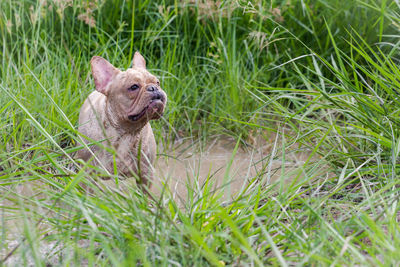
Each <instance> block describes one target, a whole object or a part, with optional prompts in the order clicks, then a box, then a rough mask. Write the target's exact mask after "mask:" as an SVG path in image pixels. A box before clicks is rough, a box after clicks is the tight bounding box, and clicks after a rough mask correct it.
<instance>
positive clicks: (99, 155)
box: [77, 52, 167, 186]
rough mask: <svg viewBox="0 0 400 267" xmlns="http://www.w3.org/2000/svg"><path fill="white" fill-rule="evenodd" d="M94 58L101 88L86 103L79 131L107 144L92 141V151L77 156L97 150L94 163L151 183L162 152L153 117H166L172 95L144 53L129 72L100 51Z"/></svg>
mask: <svg viewBox="0 0 400 267" xmlns="http://www.w3.org/2000/svg"><path fill="white" fill-rule="evenodd" d="M90 63H91V67H92V74H93V77H94V82H95V85H96V91H93V92H92V93H91V94H90V95H89V96H88V98H87V99H86V100H85V102H84V104H83V105H82V107H81V110H80V114H79V128H78V131H79V132H80V133H81V134H83V136H84V137H88V138H87V140H85V142H86V143H90V142H101V143H102V145H100V146H98V145H91V146H89V147H90V149H91V151H89V150H87V149H81V150H79V151H78V153H77V157H78V158H80V159H83V160H85V161H88V160H89V159H91V158H92V157H93V156H94V155H95V157H94V159H93V161H92V163H93V164H94V165H101V166H103V167H105V168H106V169H107V170H108V171H109V172H110V173H114V167H116V168H117V171H118V174H119V175H121V176H124V177H135V176H136V178H139V182H141V183H143V184H144V185H147V186H148V185H149V183H150V180H151V179H152V163H153V161H154V158H155V153H156V142H155V139H154V135H153V131H152V129H151V126H150V123H149V122H150V120H154V119H159V118H160V117H161V116H162V114H163V112H164V108H165V105H166V102H167V95H166V94H165V92H164V91H163V90H162V89H161V87H160V82H159V80H158V79H157V78H156V77H155V76H154V75H152V74H151V73H150V72H148V71H147V69H146V61H145V59H144V58H143V56H142V55H141V54H139V53H138V52H136V53H135V55H134V57H133V66H132V68H129V69H127V70H126V71H121V70H119V69H117V68H115V67H114V66H113V65H112V64H111V63H109V62H108V61H107V60H105V59H104V58H102V57H98V56H94V57H93V58H92V60H91V61H90ZM105 148H107V149H105ZM108 148H110V149H111V150H110V149H108ZM112 151H115V156H114V155H113V153H112ZM115 165H116V166H115Z"/></svg>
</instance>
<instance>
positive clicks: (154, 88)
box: [147, 85, 158, 92]
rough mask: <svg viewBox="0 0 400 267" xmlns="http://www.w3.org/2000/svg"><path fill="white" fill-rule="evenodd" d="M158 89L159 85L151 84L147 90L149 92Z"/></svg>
mask: <svg viewBox="0 0 400 267" xmlns="http://www.w3.org/2000/svg"><path fill="white" fill-rule="evenodd" d="M157 90H158V88H157V86H154V85H150V86H149V87H147V91H149V92H154V91H157Z"/></svg>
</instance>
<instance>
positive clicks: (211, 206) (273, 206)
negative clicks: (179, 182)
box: [0, 0, 400, 266]
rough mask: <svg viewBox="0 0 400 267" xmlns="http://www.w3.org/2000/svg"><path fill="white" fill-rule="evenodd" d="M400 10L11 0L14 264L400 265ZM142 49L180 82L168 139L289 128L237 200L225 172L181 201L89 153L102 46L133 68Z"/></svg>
mask: <svg viewBox="0 0 400 267" xmlns="http://www.w3.org/2000/svg"><path fill="white" fill-rule="evenodd" d="M116 7H118V8H116ZM397 9H398V5H397V4H396V2H395V1H385V0H381V1H372V0H371V1H370V0H363V1H346V2H343V1H338V0H318V1H284V0H282V1H258V2H246V1H235V2H232V1H217V2H214V1H181V2H177V1H156V2H154V1H143V2H140V3H139V2H138V1H118V0H117V1H28V0H24V1H12V0H10V1H2V2H0V47H1V49H0V57H1V68H0V77H1V81H0V92H1V94H0V138H1V141H0V192H1V194H0V203H1V211H0V212H1V221H2V222H1V225H2V227H1V237H0V238H1V240H2V242H1V247H0V251H1V255H2V259H3V260H4V262H2V263H4V264H9V265H16V264H18V265H29V264H34V265H38V266H41V265H46V264H53V265H62V266H64V265H71V264H72V265H81V264H87V265H91V266H93V265H96V266H97V265H110V264H112V265H116V266H120V265H121V266H125V265H126V266H130V265H132V264H137V265H146V266H149V265H183V266H192V265H194V266H204V265H217V266H223V265H282V266H289V265H295V264H296V265H297V264H298V265H372V266H376V265H398V263H399V261H400V259H399V256H398V253H397V251H398V250H399V242H398V240H399V229H398V214H399V206H398V201H397V199H398V188H399V184H398V183H399V182H398V179H397V178H398V172H399V168H398V156H399V151H400V149H399V147H400V146H399V142H400V141H399V138H400V135H399V130H398V129H399V123H400V122H399V119H398V114H399V112H398V110H399V89H398V88H399V80H398V77H399V68H398V67H397V65H398V62H397V54H398V42H397V39H396V38H397V35H398V27H397V25H398V22H399V16H398V14H397ZM355 14H356V15H355ZM136 50H139V51H140V52H141V53H142V54H143V55H144V56H145V57H146V59H147V62H148V66H149V68H150V70H151V71H152V72H153V73H155V74H156V75H157V76H159V77H160V79H161V84H162V87H163V88H164V89H165V91H166V92H167V94H168V96H169V103H168V108H167V112H166V114H165V116H164V118H163V119H162V120H160V121H158V122H155V123H153V128H154V129H155V133H156V137H157V139H158V143H159V144H160V146H159V147H163V148H164V151H162V153H163V154H169V153H170V154H171V155H172V154H173V147H174V141H175V140H179V139H182V138H186V137H190V138H193V139H198V140H201V142H204V141H205V142H206V140H208V139H209V138H210V137H211V136H215V135H229V136H232V137H234V138H235V139H236V140H237V142H238V144H239V143H240V144H241V146H249V145H251V144H253V145H254V144H255V143H254V142H253V141H252V140H253V138H255V137H257V138H261V139H264V142H269V143H271V144H272V150H271V152H270V153H266V154H265V155H264V156H263V158H262V160H260V162H261V163H260V164H261V165H262V168H260V169H259V171H258V172H257V173H256V175H248V176H246V177H245V178H246V181H247V184H246V185H245V186H244V187H243V188H242V190H241V191H240V192H239V193H238V194H236V195H234V196H233V198H232V199H229V200H227V199H226V198H224V196H223V195H224V193H225V192H227V191H229V190H230V187H229V186H230V185H229V183H228V184H225V185H223V186H220V187H217V188H216V189H215V187H214V184H213V183H214V182H215V181H214V180H215V173H209V174H208V176H207V177H199V175H198V174H197V175H196V173H193V176H194V177H195V178H194V180H195V181H196V182H197V185H198V186H197V187H196V186H195V185H196V183H194V184H192V185H188V187H189V189H191V190H188V192H189V193H188V196H187V197H186V200H185V202H184V204H182V203H180V202H178V201H177V200H176V198H174V193H175V192H173V191H170V190H169V189H168V188H167V187H165V188H164V190H165V191H164V192H163V194H162V195H161V196H159V195H158V196H157V195H154V196H152V197H150V196H149V195H147V194H144V193H143V192H142V191H141V190H139V189H137V188H136V187H134V186H129V185H125V183H126V181H119V183H120V185H119V186H108V185H107V184H106V183H104V182H103V181H102V180H99V179H97V177H95V176H94V175H90V174H89V172H87V171H86V169H88V168H90V167H89V165H85V164H83V165H79V164H78V163H77V162H76V161H75V160H74V159H73V154H74V152H75V151H76V149H77V148H76V147H75V144H76V142H78V141H79V134H78V133H77V130H76V129H77V127H76V126H77V117H78V111H79V107H80V105H81V104H82V103H83V100H84V99H85V97H86V96H87V95H88V93H89V92H90V91H91V90H93V88H94V87H93V82H92V80H91V76H90V70H89V64H88V62H89V60H90V58H91V57H92V56H94V55H101V56H103V57H105V58H107V59H108V60H109V61H110V62H113V63H115V65H116V66H118V67H121V68H128V67H129V66H130V64H131V58H132V55H133V53H134V52H135V51H136ZM271 132H274V133H276V134H277V136H278V137H277V138H276V139H275V140H269V139H268V136H270V135H271ZM293 150H298V151H307V153H308V156H307V157H306V159H305V160H304V162H303V164H301V165H299V166H298V167H297V168H296V170H295V171H293V170H290V169H288V168H286V167H285V166H286V165H287V163H288V162H289V161H290V158H289V157H288V154H289V153H291V152H293ZM236 152H237V147H236V149H234V150H233V152H232V153H233V154H235V153H236ZM160 153H161V151H160ZM233 156H234V155H232V158H233ZM275 161H280V162H281V164H280V166H281V167H279V170H275V169H272V167H271V166H272V162H275ZM253 165H254V164H250V165H249V169H250V168H253V167H254V166H253ZM229 167H230V165H229ZM229 170H230V169H229V168H228V171H227V172H226V176H227V178H230V177H229V176H232V175H233V174H232V173H231V172H230V171H229ZM275 172H276V173H278V174H279V175H277V176H279V178H278V179H273V178H272V176H273V175H275V174H276V173H275ZM161 175H164V176H167V175H166V174H163V173H162V174H161ZM114 178H115V179H116V180H117V181H118V177H114ZM164 178H165V177H164ZM166 178H171V177H166ZM172 178H173V177H172ZM204 178H205V179H204ZM203 181H205V182H203ZM126 187H128V188H129V189H123V188H126ZM190 187H192V188H190ZM13 226H14V227H13ZM15 226H17V227H15ZM14 248H17V249H16V250H15V251H14V250H13V249H14ZM8 255H9V256H10V257H8Z"/></svg>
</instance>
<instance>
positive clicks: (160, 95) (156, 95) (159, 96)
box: [151, 92, 164, 101]
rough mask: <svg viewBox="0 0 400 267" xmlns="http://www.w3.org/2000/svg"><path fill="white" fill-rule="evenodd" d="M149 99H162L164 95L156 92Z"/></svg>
mask: <svg viewBox="0 0 400 267" xmlns="http://www.w3.org/2000/svg"><path fill="white" fill-rule="evenodd" d="M151 100H161V101H164V96H163V94H161V93H159V92H156V93H155V94H154V95H153V96H152V97H151Z"/></svg>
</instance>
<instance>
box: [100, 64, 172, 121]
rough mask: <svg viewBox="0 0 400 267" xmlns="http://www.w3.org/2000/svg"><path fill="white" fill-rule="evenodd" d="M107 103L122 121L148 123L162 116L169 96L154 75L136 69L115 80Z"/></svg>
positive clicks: (129, 70)
mask: <svg viewBox="0 0 400 267" xmlns="http://www.w3.org/2000/svg"><path fill="white" fill-rule="evenodd" d="M107 101H108V104H109V105H110V107H111V108H112V109H113V110H114V113H115V114H117V116H118V117H119V118H120V119H121V120H125V121H128V120H129V121H131V122H132V123H135V122H144V121H146V122H147V121H149V120H154V119H159V118H160V117H161V116H162V114H163V112H164V107H165V104H166V102H167V95H166V94H165V92H164V91H163V90H162V89H161V87H160V82H159V80H158V79H157V78H156V77H155V76H154V75H152V74H150V73H149V72H148V71H147V70H146V69H143V68H137V67H134V68H131V69H128V70H126V71H123V72H120V73H119V74H118V75H117V76H116V77H115V78H114V80H113V81H112V83H111V84H110V88H109V93H108V95H107Z"/></svg>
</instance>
